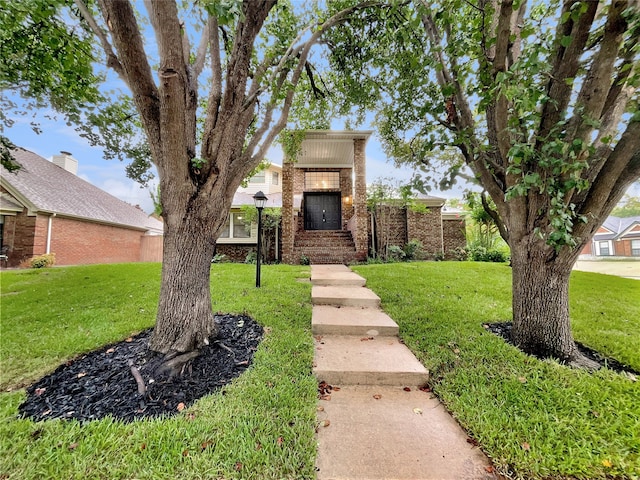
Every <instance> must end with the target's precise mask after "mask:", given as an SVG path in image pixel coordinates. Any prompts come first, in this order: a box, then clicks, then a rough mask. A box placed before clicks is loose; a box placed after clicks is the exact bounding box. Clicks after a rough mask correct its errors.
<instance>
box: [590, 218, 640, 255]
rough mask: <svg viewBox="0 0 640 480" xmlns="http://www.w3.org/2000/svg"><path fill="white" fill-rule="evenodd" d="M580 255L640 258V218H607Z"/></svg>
mask: <svg viewBox="0 0 640 480" xmlns="http://www.w3.org/2000/svg"><path fill="white" fill-rule="evenodd" d="M580 255H581V256H582V257H583V258H584V257H587V258H589V257H640V216H636V217H626V218H621V217H613V216H611V217H607V219H606V220H605V221H604V223H603V224H602V226H600V228H599V229H598V230H597V231H596V233H595V235H594V236H593V239H592V240H591V242H589V243H587V244H586V245H585V247H584V248H583V249H582V252H581V253H580Z"/></svg>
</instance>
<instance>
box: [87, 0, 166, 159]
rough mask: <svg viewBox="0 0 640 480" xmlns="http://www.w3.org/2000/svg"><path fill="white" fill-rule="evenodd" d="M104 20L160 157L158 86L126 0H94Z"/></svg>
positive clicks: (131, 10)
mask: <svg viewBox="0 0 640 480" xmlns="http://www.w3.org/2000/svg"><path fill="white" fill-rule="evenodd" d="M98 5H99V8H100V11H101V12H102V16H103V17H104V20H105V23H106V24H107V26H108V27H109V29H110V31H111V37H112V39H113V42H114V45H115V48H116V50H117V51H118V57H119V61H120V64H121V65H122V76H123V78H124V80H125V82H126V83H127V85H128V86H129V89H130V90H131V93H132V94H133V100H134V102H135V103H136V106H137V108H138V111H139V112H140V117H141V120H142V123H143V125H144V127H145V132H146V133H147V136H148V140H149V142H148V143H149V147H150V148H151V151H152V156H153V158H154V161H157V160H158V159H159V158H161V154H160V151H159V150H158V148H159V145H161V135H160V122H159V117H160V104H159V98H158V89H157V87H156V85H155V83H154V81H153V76H152V74H151V67H150V66H149V62H148V60H147V56H146V54H145V51H144V43H143V41H142V35H141V34H140V29H139V27H138V23H137V21H136V18H135V14H134V11H133V8H132V7H131V4H130V3H129V2H111V1H107V0H98Z"/></svg>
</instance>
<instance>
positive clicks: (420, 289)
mask: <svg viewBox="0 0 640 480" xmlns="http://www.w3.org/2000/svg"><path fill="white" fill-rule="evenodd" d="M354 270H356V271H358V273H360V274H362V275H363V276H365V277H366V278H367V280H368V282H367V284H368V286H369V287H371V288H372V289H373V290H374V291H376V292H377V293H378V295H380V296H381V298H382V301H383V306H384V308H385V310H386V311H387V312H388V313H389V314H390V315H391V316H392V317H393V318H394V319H395V320H396V321H397V322H398V323H399V324H400V328H401V335H402V337H403V339H404V340H405V342H406V344H407V345H408V346H409V347H410V348H411V349H412V350H413V351H414V352H415V353H416V355H417V356H418V357H419V358H420V360H421V361H422V362H423V363H424V364H425V365H426V366H427V367H428V368H429V369H430V372H431V376H432V377H431V378H432V380H431V382H432V386H433V388H434V391H435V392H436V393H437V394H438V395H439V397H440V398H441V400H442V401H443V402H444V403H445V405H446V407H447V408H448V409H449V410H450V411H451V412H452V413H453V415H454V416H455V417H456V418H457V419H458V421H459V422H460V423H461V424H462V426H463V427H464V428H465V429H467V430H468V432H469V434H470V435H471V436H472V437H473V438H475V439H476V440H477V441H478V442H479V443H480V445H481V447H482V449H483V450H484V451H485V452H486V453H487V454H488V455H489V456H490V457H491V458H492V460H493V461H494V462H495V464H496V467H497V468H498V469H499V470H500V471H502V472H506V473H509V474H510V475H511V476H513V477H514V478H526V479H556V478H568V477H573V478H580V479H605V478H620V479H637V478H640V383H634V382H632V381H631V380H630V379H628V378H626V377H625V376H623V375H620V374H617V373H614V372H611V371H609V370H601V371H599V372H596V373H595V374H589V373H587V372H583V371H577V370H572V369H569V368H567V367H564V366H561V365H558V364H557V363H555V362H553V361H548V360H547V361H540V360H537V359H535V358H531V357H529V356H527V355H524V354H522V353H521V352H519V351H518V350H517V349H515V348H513V347H511V346H509V345H508V344H506V343H505V342H504V341H502V340H501V339H500V338H498V337H496V336H495V335H492V334H490V333H489V332H487V331H486V330H485V329H484V328H483V327H482V324H483V323H485V322H496V321H507V320H509V319H510V317H511V308H510V305H511V291H510V284H511V282H510V278H511V277H510V274H511V271H510V269H509V268H508V267H507V266H505V265H496V264H481V263H469V262H461V263H457V262H437V263H428V262H427V263H409V264H393V265H368V266H358V267H354ZM159 275H160V267H159V265H157V264H128V265H109V266H89V267H72V268H53V269H46V270H24V271H11V272H6V271H5V272H2V273H0V282H1V285H0V286H1V290H0V293H1V294H2V297H1V304H0V307H1V312H0V313H1V317H0V320H1V322H0V327H1V335H0V360H1V367H2V368H1V377H0V379H1V380H0V382H1V385H2V391H3V393H1V394H0V478H10V479H58V478H64V479H84V478H95V479H120V478H123V479H124V478H126V479H130V478H136V479H174V478H175V479H203V478H214V479H215V478H256V479H270V478H272V479H279V478H296V479H298V478H313V477H314V475H315V474H314V459H315V437H314V429H315V422H316V419H315V405H316V387H317V385H316V382H315V380H314V378H313V377H312V376H311V374H310V373H311V372H310V370H311V364H312V357H313V346H312V341H311V332H310V317H311V306H310V304H309V297H310V295H309V290H310V288H309V284H308V283H306V282H304V281H299V280H302V279H306V278H308V276H309V271H308V268H306V267H292V266H265V267H263V278H262V284H263V286H262V288H261V289H256V288H254V287H253V285H254V275H255V270H254V267H253V266H250V265H234V264H223V265H214V266H213V267H212V285H213V287H212V295H213V301H214V308H215V309H216V310H218V311H223V312H236V313H240V312H246V313H248V314H249V315H251V316H253V317H254V318H256V320H258V321H259V322H260V323H261V324H262V325H264V326H265V327H267V331H268V333H267V335H266V337H265V339H264V341H263V342H262V343H261V345H260V348H259V350H258V352H257V353H256V356H255V358H254V364H253V365H252V367H251V368H249V369H248V370H247V372H245V373H244V374H243V375H242V376H240V377H239V378H238V379H236V380H235V381H234V382H233V383H232V384H230V385H229V386H227V387H225V388H224V389H223V390H222V391H220V392H217V393H215V394H213V395H209V396H207V397H204V398H202V399H200V400H199V401H198V402H196V403H195V404H194V405H193V406H192V407H191V408H189V409H187V410H185V411H183V412H181V413H180V414H179V415H177V416H175V417H172V418H168V419H155V420H143V421H136V422H133V423H130V424H123V423H121V422H117V421H114V420H112V419H104V420H101V421H96V422H91V423H86V424H84V425H81V424H79V423H78V422H74V421H48V422H40V423H34V422H32V421H30V420H23V419H17V418H16V414H17V407H18V405H19V404H20V402H22V400H23V399H24V391H23V390H21V389H19V388H20V386H23V385H25V384H28V383H30V382H32V381H34V380H36V379H37V378H39V377H40V376H42V375H43V374H45V373H47V372H50V371H52V370H53V369H55V368H56V367H57V366H58V364H60V363H62V362H64V361H66V360H68V359H69V358H72V357H74V356H76V355H78V354H80V353H83V352H86V351H89V350H92V349H95V348H97V347H99V346H101V345H104V344H106V343H109V342H114V341H118V340H120V339H122V338H126V337H127V336H129V335H130V334H132V333H134V332H137V331H139V330H142V329H144V328H146V327H148V326H150V325H152V324H153V321H154V316H155V309H156V301H157V295H158V289H159ZM638 298H640V282H638V281H636V280H628V279H622V278H617V277H612V276H609V275H599V274H593V273H583V272H574V274H573V276H572V284H571V312H572V321H573V329H574V333H575V336H576V338H577V340H579V341H581V342H583V343H585V344H587V345H589V346H591V347H592V348H595V349H597V350H599V351H601V352H602V353H604V354H606V355H609V356H611V357H613V358H616V359H617V360H619V361H622V362H624V363H627V364H629V365H631V366H632V367H633V368H635V369H636V370H640V349H639V348H638V345H639V344H640V302H638V301H637V299H638ZM7 390H14V391H7ZM527 446H528V448H526V447H527ZM70 447H73V448H70ZM203 447H205V448H203ZM609 465H610V466H609Z"/></svg>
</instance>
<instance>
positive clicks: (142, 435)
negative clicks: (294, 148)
mask: <svg viewBox="0 0 640 480" xmlns="http://www.w3.org/2000/svg"><path fill="white" fill-rule="evenodd" d="M211 274H212V296H213V299H214V300H213V301H214V308H215V309H216V310H217V311H222V312H229V313H247V314H248V315H251V316H252V317H253V318H255V319H256V320H257V321H258V322H259V323H261V324H262V325H263V326H264V327H265V329H266V332H267V333H266V334H265V338H264V340H263V341H262V343H261V345H260V347H259V349H258V351H257V352H256V355H255V357H254V363H253V365H252V366H251V367H250V368H249V369H248V370H247V371H246V372H245V373H244V374H243V375H242V376H240V377H239V378H237V379H236V380H235V381H234V382H233V383H232V384H230V385H228V386H227V387H225V388H223V389H222V390H220V391H219V392H217V393H214V394H212V395H209V396H207V397H204V398H202V399H200V400H199V401H197V402H196V403H195V404H194V405H193V406H192V407H191V408H188V409H185V410H183V411H182V412H180V413H179V414H178V415H176V416H174V417H171V418H165V419H154V420H141V421H135V422H133V423H128V424H124V423H121V422H118V421H114V420H112V419H104V420H100V421H95V422H89V423H86V424H84V425H82V424H80V423H78V422H76V421H47V422H39V423H34V422H32V421H31V420H22V419H16V414H17V408H18V405H19V404H20V403H21V402H22V400H23V399H24V391H23V390H19V387H20V386H24V385H26V384H28V383H30V382H32V381H34V380H36V379H37V378H39V377H40V376H41V375H43V374H45V373H48V372H50V371H52V370H53V369H55V368H56V367H57V366H58V365H59V364H60V363H62V362H64V361H67V360H68V359H71V358H73V357H74V356H76V355H78V354H80V353H83V352H86V351H90V350H92V349H95V348H97V347H99V346H101V345H104V344H106V343H110V342H114V341H118V340H122V339H123V338H126V337H128V336H129V335H131V334H132V333H135V332H138V331H140V330H142V329H144V328H146V327H148V326H151V325H152V324H153V322H154V315H155V310H156V302H157V296H158V291H159V281H160V265H159V264H127V265H98V266H86V267H69V268H53V269H46V270H23V271H11V272H2V273H1V274H0V275H1V276H0V280H1V287H2V288H1V294H2V310H1V325H2V335H1V337H0V355H1V356H0V359H1V366H2V369H1V370H2V377H1V384H2V391H3V393H2V394H0V415H1V420H0V452H1V453H0V478H8V479H20V480H22V479H63V478H64V479H86V478H99V479H117V478H136V479H200V478H260V479H263V478H265V479H269V478H272V479H281V478H292V479H293V478H295V479H299V478H313V477H314V476H315V473H314V462H315V454H316V452H315V448H316V447H315V437H314V429H315V421H316V419H315V413H316V390H317V384H316V381H315V379H314V378H313V377H312V375H311V363H312V358H313V345H312V341H311V326H310V323H311V306H310V285H309V283H308V282H305V281H304V280H306V279H308V277H309V269H308V267H292V266H265V267H263V272H262V288H260V289H256V288H255V287H254V284H255V277H254V275H255V267H253V266H251V265H234V264H224V265H213V266H212V272H211ZM16 389H18V390H16ZM11 390H15V391H11Z"/></svg>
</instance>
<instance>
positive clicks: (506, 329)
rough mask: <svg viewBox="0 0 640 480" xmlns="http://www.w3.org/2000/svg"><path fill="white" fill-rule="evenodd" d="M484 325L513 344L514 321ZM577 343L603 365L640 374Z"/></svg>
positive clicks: (580, 348)
mask: <svg viewBox="0 0 640 480" xmlns="http://www.w3.org/2000/svg"><path fill="white" fill-rule="evenodd" d="M483 327H484V328H486V329H487V330H489V331H490V332H491V333H494V334H496V335H498V336H499V337H502V338H503V339H504V340H505V341H506V342H507V343H509V344H511V345H513V343H511V328H512V327H513V322H502V323H485V324H484V325H483ZM576 345H577V347H578V350H580V353H582V354H583V355H584V356H585V357H587V358H589V359H590V360H594V361H596V362H598V363H599V364H600V366H602V367H605V368H608V369H610V370H613V371H615V372H618V373H622V372H624V373H630V374H632V375H635V376H638V375H640V372H638V371H637V370H634V369H633V368H631V367H630V366H629V365H625V364H624V363H621V362H619V361H618V360H616V359H615V358H608V357H605V356H604V355H602V354H600V353H599V352H597V351H596V350H593V349H591V348H589V347H587V346H585V345H583V344H581V343H580V342H576Z"/></svg>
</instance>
